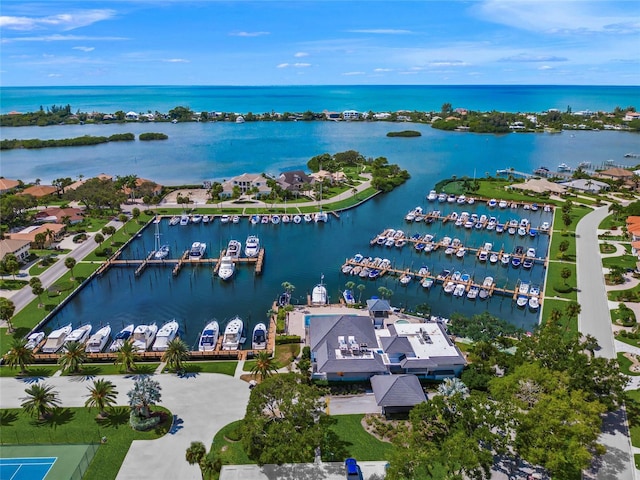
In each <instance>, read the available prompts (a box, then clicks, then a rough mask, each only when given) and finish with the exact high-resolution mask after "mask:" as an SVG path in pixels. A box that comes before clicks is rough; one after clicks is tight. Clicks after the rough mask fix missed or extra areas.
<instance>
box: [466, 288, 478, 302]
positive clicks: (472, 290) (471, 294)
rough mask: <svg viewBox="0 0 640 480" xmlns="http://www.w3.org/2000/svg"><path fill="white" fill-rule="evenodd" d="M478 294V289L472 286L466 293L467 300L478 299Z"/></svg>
mask: <svg viewBox="0 0 640 480" xmlns="http://www.w3.org/2000/svg"><path fill="white" fill-rule="evenodd" d="M478 293H480V287H478V286H477V285H472V286H471V287H470V288H469V291H468V292H467V298H468V299H469V300H475V299H476V298H477V297H478Z"/></svg>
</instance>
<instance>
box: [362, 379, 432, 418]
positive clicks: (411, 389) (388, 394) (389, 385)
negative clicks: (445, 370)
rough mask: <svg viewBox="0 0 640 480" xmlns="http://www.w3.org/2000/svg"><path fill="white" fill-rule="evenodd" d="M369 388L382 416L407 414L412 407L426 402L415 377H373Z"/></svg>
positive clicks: (418, 381)
mask: <svg viewBox="0 0 640 480" xmlns="http://www.w3.org/2000/svg"><path fill="white" fill-rule="evenodd" d="M371 387H372V388H373V394H374V396H375V397H376V403H377V404H378V406H379V407H382V414H383V415H390V414H394V413H409V411H410V410H411V409H412V408H413V407H415V406H416V405H418V404H419V403H422V402H426V401H427V396H426V395H425V393H424V390H423V389H422V385H420V380H418V377H416V376H415V375H374V376H373V377H371Z"/></svg>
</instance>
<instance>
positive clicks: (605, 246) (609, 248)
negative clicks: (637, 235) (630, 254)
mask: <svg viewBox="0 0 640 480" xmlns="http://www.w3.org/2000/svg"><path fill="white" fill-rule="evenodd" d="M616 251H617V248H616V247H615V246H614V245H611V244H610V243H607V242H605V243H601V244H600V253H604V254H611V253H616Z"/></svg>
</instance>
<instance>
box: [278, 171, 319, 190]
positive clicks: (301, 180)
mask: <svg viewBox="0 0 640 480" xmlns="http://www.w3.org/2000/svg"><path fill="white" fill-rule="evenodd" d="M277 182H278V184H279V185H280V186H281V187H282V189H283V190H287V191H289V192H300V191H303V190H304V189H305V188H304V187H305V186H306V185H310V184H311V177H309V175H307V174H306V173H304V172H303V171H302V170H291V171H289V172H282V173H281V174H280V176H279V177H278V180H277Z"/></svg>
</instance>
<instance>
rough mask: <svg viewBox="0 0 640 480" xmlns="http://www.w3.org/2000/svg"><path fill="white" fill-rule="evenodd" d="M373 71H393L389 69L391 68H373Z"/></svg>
mask: <svg viewBox="0 0 640 480" xmlns="http://www.w3.org/2000/svg"><path fill="white" fill-rule="evenodd" d="M373 71H374V72H393V69H391V68H374V69H373Z"/></svg>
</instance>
